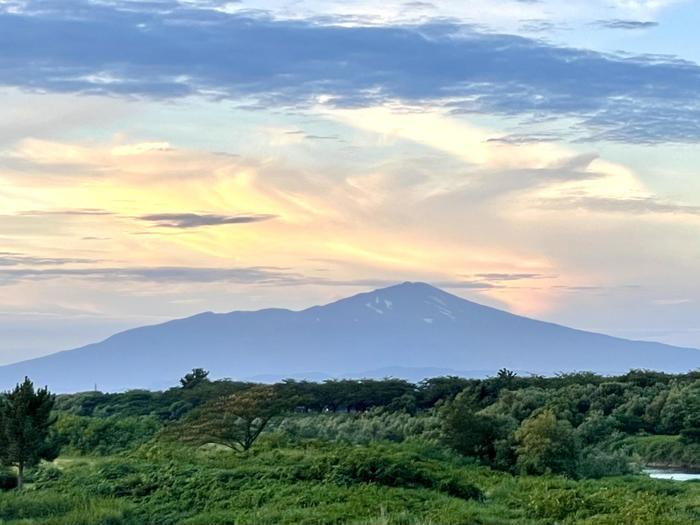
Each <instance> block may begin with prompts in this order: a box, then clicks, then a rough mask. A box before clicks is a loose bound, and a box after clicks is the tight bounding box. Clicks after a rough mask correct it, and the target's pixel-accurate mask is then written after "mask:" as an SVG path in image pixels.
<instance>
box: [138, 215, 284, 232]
mask: <svg viewBox="0 0 700 525" xmlns="http://www.w3.org/2000/svg"><path fill="white" fill-rule="evenodd" d="M276 217H277V215H271V214H242V215H217V214H210V213H205V214H199V213H155V214H152V215H142V216H140V217H138V218H139V219H141V220H142V221H147V222H152V223H154V225H155V226H158V227H161V228H199V227H201V226H221V225H225V224H250V223H254V222H263V221H269V220H270V219H274V218H276Z"/></svg>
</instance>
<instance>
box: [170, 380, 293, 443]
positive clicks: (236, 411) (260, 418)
mask: <svg viewBox="0 0 700 525" xmlns="http://www.w3.org/2000/svg"><path fill="white" fill-rule="evenodd" d="M292 404H293V400H288V399H282V398H281V396H280V395H279V393H278V392H277V389H275V387H272V386H267V385H259V386H254V387H252V388H250V389H248V390H244V391H242V392H238V393H235V394H232V395H230V396H226V397H223V398H221V399H218V400H216V401H213V402H210V403H207V404H206V405H204V406H203V407H202V408H201V409H200V410H198V411H196V413H195V414H193V415H192V417H190V418H188V419H187V421H185V422H184V423H183V425H182V426H181V427H180V429H181V430H182V431H183V433H182V437H183V438H184V440H185V441H187V442H190V443H196V444H206V443H216V444H219V445H224V446H226V447H229V448H231V449H232V450H235V451H237V452H245V451H247V450H249V449H250V447H252V446H253V443H255V440H256V439H258V437H259V436H260V434H261V433H262V432H263V430H265V428H266V427H267V425H268V424H269V423H270V421H271V420H272V419H273V418H275V417H277V416H279V415H281V414H282V413H284V412H285V411H286V410H287V409H288V408H289V407H290V406H291V405H292Z"/></svg>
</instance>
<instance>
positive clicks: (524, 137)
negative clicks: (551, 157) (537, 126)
mask: <svg viewBox="0 0 700 525" xmlns="http://www.w3.org/2000/svg"><path fill="white" fill-rule="evenodd" d="M561 138H562V137H561V135H558V134H556V133H538V134H527V133H511V134H508V135H502V136H500V137H491V138H489V139H488V140H487V142H500V143H502V144H514V145H521V144H535V143H539V142H557V141H559V140H561Z"/></svg>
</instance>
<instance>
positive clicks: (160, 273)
mask: <svg viewBox="0 0 700 525" xmlns="http://www.w3.org/2000/svg"><path fill="white" fill-rule="evenodd" d="M60 278H73V279H97V280H101V281H102V280H104V281H118V280H126V281H144V282H156V283H161V282H165V283H214V282H231V283H238V284H252V283H255V284H265V283H275V284H284V283H288V282H291V281H294V282H296V281H298V280H300V279H301V276H299V275H297V274H293V273H291V272H288V271H287V269H285V268H275V267H262V266H255V267H245V268H200V267H180V266H157V267H134V268H97V267H93V268H51V269H46V270H41V269H7V270H0V284H4V285H7V284H14V283H17V282H21V281H37V280H46V279H60Z"/></svg>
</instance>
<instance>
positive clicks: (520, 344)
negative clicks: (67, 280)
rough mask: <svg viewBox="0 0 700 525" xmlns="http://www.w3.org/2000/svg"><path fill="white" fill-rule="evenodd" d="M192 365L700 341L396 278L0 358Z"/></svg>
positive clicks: (275, 366) (432, 367)
mask: <svg viewBox="0 0 700 525" xmlns="http://www.w3.org/2000/svg"><path fill="white" fill-rule="evenodd" d="M193 367H204V368H207V369H209V370H211V371H212V376H215V377H231V378H236V379H243V378H246V379H250V378H257V379H260V380H275V379H279V378H282V377H296V378H309V379H322V378H327V377H382V376H389V375H391V376H395V377H405V378H407V379H411V380H416V379H420V378H421V377H425V376H432V375H438V374H448V373H452V374H458V375H469V376H476V377H479V376H483V375H485V374H488V373H491V372H494V371H496V370H498V369H499V368H501V367H506V368H509V369H513V370H518V371H521V372H531V373H539V374H552V373H556V372H562V371H581V370H588V371H595V372H600V373H618V372H625V371H627V370H629V369H630V368H645V369H654V370H660V371H667V372H684V371H688V370H692V369H696V368H700V350H695V349H689V348H679V347H674V346H669V345H664V344H660V343H652V342H641V341H629V340H626V339H619V338H616V337H610V336H606V335H601V334H596V333H591V332H584V331H581V330H574V329H571V328H566V327H564V326H560V325H556V324H552V323H547V322H542V321H536V320H533V319H528V318H526V317H521V316H518V315H513V314H510V313H507V312H504V311H501V310H498V309H495V308H490V307H488V306H483V305H480V304H477V303H474V302H471V301H467V300H465V299H462V298H460V297H457V296H454V295H452V294H449V293H446V292H444V291H442V290H439V289H438V288H435V287H433V286H430V285H428V284H424V283H403V284H399V285H396V286H390V287H388V288H383V289H380V290H375V291H372V292H368V293H361V294H358V295H355V296H352V297H349V298H347V299H343V300H340V301H337V302H334V303H331V304H327V305H324V306H314V307H312V308H308V309H306V310H302V311H291V310H284V309H267V310H259V311H255V312H231V313H227V314H214V313H211V312H207V313H202V314H199V315H195V316H193V317H188V318H185V319H178V320H175V321H170V322H167V323H163V324H159V325H155V326H146V327H142V328H135V329H133V330H127V331H125V332H121V333H118V334H116V335H114V336H112V337H110V338H108V339H106V340H104V341H102V342H100V343H95V344H91V345H87V346H84V347H82V348H78V349H75V350H68V351H64V352H59V353H56V354H52V355H49V356H45V357H41V358H38V359H32V360H29V361H23V362H20V363H15V364H12V365H7V366H3V367H0V386H1V387H9V386H11V385H14V384H15V383H16V382H17V381H18V380H19V379H21V378H22V377H24V376H25V375H28V376H30V377H31V378H32V379H34V381H35V382H36V383H38V384H41V385H44V384H46V385H49V387H50V388H51V389H52V390H54V391H58V392H71V391H80V390H90V389H92V388H93V386H94V385H95V384H96V385H97V387H98V388H99V389H100V390H103V391H113V390H123V389H127V388H164V387H168V386H172V385H175V384H177V380H178V378H179V377H181V376H182V375H183V374H184V373H185V372H187V371H188V370H189V369H191V368H193Z"/></svg>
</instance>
